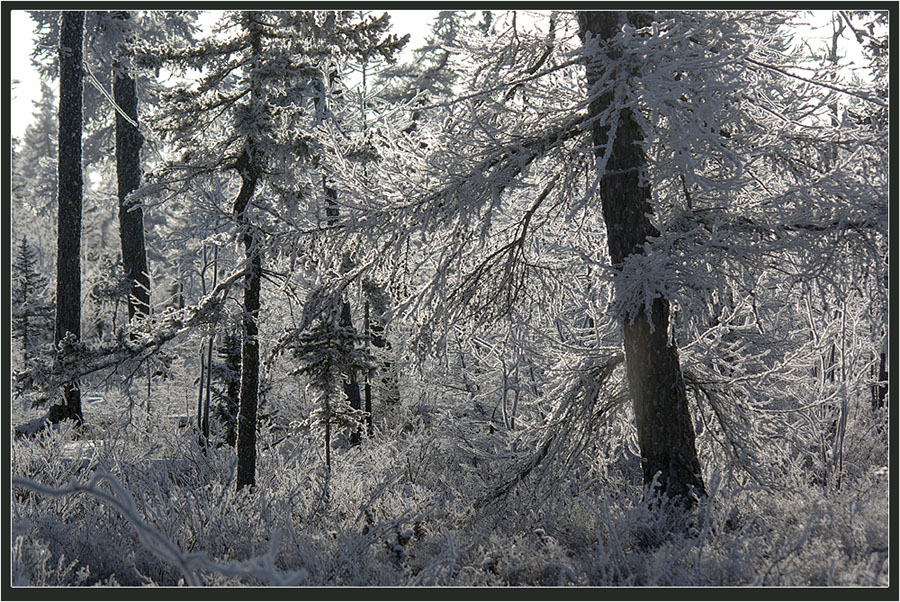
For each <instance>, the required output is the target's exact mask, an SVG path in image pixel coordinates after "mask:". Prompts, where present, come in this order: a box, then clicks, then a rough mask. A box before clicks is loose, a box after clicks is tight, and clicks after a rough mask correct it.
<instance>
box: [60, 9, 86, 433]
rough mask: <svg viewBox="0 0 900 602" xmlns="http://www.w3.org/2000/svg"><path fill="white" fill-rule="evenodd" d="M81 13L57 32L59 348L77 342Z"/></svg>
mask: <svg viewBox="0 0 900 602" xmlns="http://www.w3.org/2000/svg"><path fill="white" fill-rule="evenodd" d="M83 36H84V13H83V12H81V11H63V13H62V19H61V22H60V28H59V138H58V150H59V161H58V172H57V176H58V181H59V185H58V214H57V219H58V221H57V243H56V326H55V333H54V342H55V343H56V344H57V345H58V344H59V342H60V341H61V340H62V339H63V338H65V336H66V335H67V334H73V335H75V338H76V339H80V338H81V198H82V187H83V181H84V180H83V176H82V172H81V128H82V86H83V85H84V73H83V71H82V66H81V63H82V44H83ZM65 407H66V412H65V413H66V415H67V417H69V418H72V419H74V420H76V421H77V422H79V423H81V422H82V421H83V416H82V413H81V391H80V389H79V387H78V383H77V382H70V383H68V384H67V385H66V386H65Z"/></svg>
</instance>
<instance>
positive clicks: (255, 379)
mask: <svg viewBox="0 0 900 602" xmlns="http://www.w3.org/2000/svg"><path fill="white" fill-rule="evenodd" d="M251 157H252V154H251V151H246V150H245V152H244V155H243V157H242V160H241V161H239V162H238V172H239V173H241V180H242V182H241V190H240V192H239V193H238V197H237V199H236V200H235V203H234V216H235V219H236V221H237V222H238V224H240V225H241V227H242V228H243V230H244V232H243V242H244V254H245V256H246V257H247V268H248V273H247V276H246V277H245V279H244V313H243V318H242V328H241V330H242V334H243V337H242V339H243V341H242V343H241V405H240V409H239V411H238V435H237V457H238V464H237V488H238V489H241V488H243V487H245V486H248V485H249V486H251V487H252V486H253V485H255V484H256V420H257V418H256V413H257V409H258V406H259V322H258V320H259V306H260V302H259V299H260V290H261V283H262V258H261V257H260V249H259V246H258V245H257V243H256V236H255V234H254V229H253V225H252V224H251V223H250V220H249V219H248V218H247V215H246V211H247V205H248V203H249V201H250V198H251V197H252V196H253V191H254V189H255V188H256V183H257V178H258V176H257V172H256V169H255V168H254V166H253V160H252V158H251Z"/></svg>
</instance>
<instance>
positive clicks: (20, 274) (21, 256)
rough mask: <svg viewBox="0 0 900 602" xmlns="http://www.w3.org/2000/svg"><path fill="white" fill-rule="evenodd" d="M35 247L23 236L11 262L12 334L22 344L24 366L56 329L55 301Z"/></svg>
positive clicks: (26, 366)
mask: <svg viewBox="0 0 900 602" xmlns="http://www.w3.org/2000/svg"><path fill="white" fill-rule="evenodd" d="M37 265H38V259H37V254H36V252H35V250H34V247H32V246H31V244H29V242H28V238H27V237H26V236H23V237H22V242H21V244H20V245H19V252H18V253H17V255H16V260H15V262H14V263H13V264H12V276H13V286H12V299H11V301H12V336H13V338H14V339H16V340H18V341H19V342H20V344H21V345H22V364H23V368H24V369H25V370H27V369H28V368H29V363H30V359H31V358H32V357H33V356H34V354H35V351H36V349H37V348H38V347H40V345H42V344H43V343H44V342H45V341H49V340H50V337H49V336H48V335H49V333H51V332H52V329H53V325H52V324H53V322H52V318H53V312H54V308H53V304H52V303H50V302H48V301H47V300H46V294H47V285H48V282H49V281H48V279H47V277H46V276H44V275H42V274H41V273H40V272H39V271H38V269H37Z"/></svg>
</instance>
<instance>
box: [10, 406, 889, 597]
mask: <svg viewBox="0 0 900 602" xmlns="http://www.w3.org/2000/svg"><path fill="white" fill-rule="evenodd" d="M410 418H411V419H413V420H414V419H415V417H414V416H411V417H410ZM139 423H140V421H136V424H137V428H132V429H129V430H124V431H120V432H118V435H117V437H115V436H107V437H106V438H105V439H103V442H102V443H98V442H95V443H96V444H95V445H91V446H88V445H85V447H84V448H83V454H82V458H84V459H85V461H82V462H74V461H61V460H60V458H61V457H62V456H64V455H65V454H66V450H69V451H68V453H69V455H70V456H71V455H72V451H71V450H72V446H73V442H74V445H79V444H82V443H85V442H84V441H82V440H79V439H77V437H76V433H75V432H74V430H73V428H72V427H71V426H68V425H64V426H62V427H61V428H59V429H56V430H54V431H50V432H48V433H46V434H44V435H43V436H41V437H40V438H39V439H36V440H27V441H25V440H19V441H15V442H13V443H12V447H11V450H10V451H11V468H12V477H13V487H12V489H11V498H10V503H11V510H10V512H11V518H12V533H11V542H10V543H11V549H12V561H11V571H12V572H11V575H12V583H13V584H14V585H32V586H59V585H96V584H100V585H116V584H118V585H177V584H187V585H190V584H197V585H300V586H303V585H339V586H361V585H368V586H375V585H392V586H406V585H464V586H470V585H474V586H492V585H562V586H573V585H578V586H583V585H614V586H644V585H698V586H702V585H713V586H715V585H730V586H744V585H760V586H808V585H823V586H825V585H855V586H884V585H887V584H888V577H889V570H888V538H889V534H888V525H889V505H888V504H887V503H886V502H885V500H887V499H888V497H889V485H888V478H887V474H886V471H885V470H884V469H882V470H878V469H877V467H876V466H875V465H874V464H871V463H869V464H867V463H866V462H864V461H862V460H863V459H864V458H863V456H865V455H866V454H865V453H864V452H865V450H862V451H857V452H854V453H858V454H859V455H860V457H859V458H856V459H858V460H860V462H859V463H858V464H857V465H855V466H856V468H855V469H854V470H848V471H847V472H846V474H845V476H844V481H843V483H842V485H841V489H840V490H839V491H834V490H828V491H826V490H824V489H823V488H822V486H821V485H818V484H814V483H813V484H810V482H809V481H810V479H809V478H808V475H804V471H803V470H802V469H801V468H800V467H788V469H787V471H788V472H787V473H786V474H785V475H784V478H783V479H782V480H781V481H782V482H781V484H780V485H779V486H777V487H776V486H773V487H771V488H763V487H759V486H747V485H745V486H741V485H740V483H739V477H728V478H726V477H721V476H720V475H719V474H718V473H713V474H711V475H708V476H707V486H708V488H709V490H710V493H711V495H710V497H709V498H708V500H707V501H705V502H701V503H699V504H698V505H697V506H696V507H695V508H694V509H693V510H692V511H691V513H690V514H689V515H687V516H685V515H683V514H682V513H681V512H680V511H679V510H676V509H672V508H665V507H663V508H662V509H660V508H659V507H657V506H654V505H652V504H650V505H648V504H647V503H644V502H641V499H642V491H641V488H640V485H639V484H638V483H639V479H635V478H634V476H635V475H629V474H627V473H628V472H629V471H628V470H623V471H620V472H621V473H622V474H621V475H620V476H615V475H616V474H617V473H616V472H615V471H605V472H604V473H603V474H602V476H598V475H599V474H600V473H598V472H596V471H594V470H592V469H591V467H590V466H589V464H590V462H589V461H588V460H586V459H582V464H585V466H583V467H581V468H580V469H578V470H569V471H564V470H560V471H559V472H558V474H557V475H556V476H555V477H554V478H552V479H548V478H546V476H542V478H541V479H537V478H533V477H534V475H532V477H526V478H524V479H523V481H522V482H521V483H520V484H519V485H518V486H517V487H515V488H513V489H512V490H511V491H510V492H509V493H507V494H506V495H504V496H496V495H493V492H494V491H495V490H496V483H497V482H498V477H502V476H503V475H502V473H503V471H504V470H506V469H505V468H504V466H505V465H504V462H503V461H502V459H498V460H497V461H495V462H487V463H486V462H485V461H484V460H479V459H477V458H475V457H474V456H472V455H471V454H470V453H469V452H468V451H466V446H465V445H463V444H462V443H463V442H462V441H455V440H454V436H453V435H451V434H450V433H451V432H452V431H451V429H450V428H449V426H450V425H449V424H447V423H446V422H444V421H443V420H441V419H438V420H436V421H434V422H433V423H432V424H431V425H429V426H424V427H423V425H422V424H419V425H418V427H420V428H416V429H407V431H408V432H407V433H406V434H405V435H404V436H402V437H396V436H393V435H396V433H394V434H392V436H390V437H388V436H384V434H383V433H382V434H378V433H376V437H375V438H373V439H370V440H364V441H363V443H362V444H361V445H360V446H357V447H355V448H350V447H347V446H343V447H341V446H340V445H338V446H336V447H337V448H338V449H336V450H335V454H334V459H333V461H334V469H333V473H332V474H331V476H330V478H326V474H325V471H324V464H323V459H322V452H321V449H320V448H321V445H320V440H319V439H318V438H316V437H314V436H312V435H311V434H310V432H309V431H303V430H300V429H294V430H291V429H288V431H287V434H288V435H289V436H288V437H285V434H286V433H285V430H284V429H280V430H279V431H278V432H273V431H266V430H264V431H263V432H262V433H261V441H260V455H259V461H258V471H257V475H258V477H257V486H256V488H255V489H254V490H253V491H247V490H244V491H241V492H236V491H235V487H234V473H235V464H236V461H235V456H234V453H233V451H231V450H229V449H227V448H225V447H219V448H216V447H213V446H210V447H209V448H207V449H206V451H205V452H204V451H203V450H202V449H201V447H200V446H199V444H198V441H197V435H196V432H192V431H190V430H189V429H179V427H178V426H177V425H175V424H174V423H173V424H162V425H160V426H150V425H147V424H139ZM410 430H411V432H409V431H410ZM108 435H109V434H108ZM851 459H853V458H851ZM551 460H552V459H551ZM551 460H548V461H551ZM864 464H867V465H866V466H863V465H864ZM550 468H551V469H552V466H551V467H550ZM635 468H636V467H635ZM546 474H547V473H546V472H542V473H541V475H546ZM575 475H580V476H577V477H576V476H575Z"/></svg>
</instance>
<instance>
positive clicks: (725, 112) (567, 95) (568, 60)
mask: <svg viewBox="0 0 900 602" xmlns="http://www.w3.org/2000/svg"><path fill="white" fill-rule="evenodd" d="M545 17H546V19H545V20H539V21H538V23H537V25H536V26H530V27H526V26H524V25H522V24H521V22H519V23H517V22H516V20H515V19H513V18H512V17H511V16H510V15H509V14H507V15H503V16H501V17H499V18H498V19H497V20H495V22H494V23H493V24H492V32H493V33H492V35H490V36H478V35H477V34H473V35H470V36H468V38H466V39H464V40H463V41H462V43H461V44H462V46H463V47H464V48H465V52H466V53H467V54H468V57H467V58H468V63H469V64H470V65H471V66H472V67H471V69H470V71H468V75H467V78H466V79H465V89H466V93H465V94H464V95H462V96H460V97H459V98H457V99H454V100H453V101H451V102H435V103H434V104H432V105H430V106H426V107H417V110H419V111H427V112H432V113H434V114H435V115H437V116H439V117H438V118H437V119H434V120H423V121H421V123H420V125H419V127H418V128H416V129H415V130H404V126H403V124H402V123H398V124H397V127H396V128H395V129H396V130H397V131H405V135H399V136H394V137H392V138H391V139H390V144H386V145H385V147H384V149H383V151H382V155H383V161H382V163H381V165H382V170H381V171H380V172H379V176H378V177H379V181H380V182H381V183H382V185H383V196H382V201H381V202H379V203H377V204H371V205H370V206H368V207H367V211H368V212H369V213H368V216H367V220H368V224H369V225H370V226H371V229H370V233H372V234H374V236H375V237H376V240H377V241H378V243H377V244H376V245H373V246H375V247H376V248H378V249H389V250H392V251H393V256H394V257H396V258H400V257H403V256H404V253H405V252H406V250H407V249H408V248H409V247H410V246H413V248H415V247H416V246H419V249H420V255H419V258H418V259H417V263H416V264H415V267H414V268H413V269H411V270H409V271H410V272H411V273H413V274H415V276H414V280H413V283H412V286H411V289H412V292H411V294H410V295H409V296H408V297H406V298H405V299H404V300H403V302H402V303H401V304H400V308H399V311H398V312H397V315H398V316H399V317H400V318H408V319H409V321H410V322H408V323H417V325H418V326H417V330H418V333H419V335H420V336H419V341H420V342H422V343H423V344H429V341H431V344H433V347H432V348H433V349H437V350H442V351H443V352H444V353H446V350H447V349H448V342H449V341H452V338H451V336H450V335H451V334H452V329H453V328H457V327H460V326H461V325H463V324H464V323H465V322H466V321H468V323H470V324H471V323H474V324H475V325H477V326H478V327H480V328H481V329H482V332H483V331H484V330H486V329H488V328H489V327H490V325H491V324H496V323H497V321H498V320H510V321H512V323H516V322H515V321H516V320H518V321H519V322H518V323H520V324H522V323H529V324H531V325H532V328H533V330H534V331H535V336H536V337H538V336H539V337H540V340H542V341H543V345H544V347H543V349H545V350H546V351H545V355H546V356H547V357H558V358H559V360H560V362H559V364H557V365H555V366H554V365H552V364H550V365H547V364H545V373H547V372H546V371H549V370H550V369H552V370H554V371H555V372H556V373H558V374H560V375H565V376H560V377H559V378H560V379H566V378H568V379H570V380H569V383H568V384H566V382H565V381H564V380H562V382H560V381H556V382H553V381H551V382H549V383H545V385H550V387H549V388H547V389H546V390H548V391H555V392H557V395H558V397H557V400H562V401H561V402H560V401H557V402H556V403H557V404H558V405H557V407H556V409H555V410H554V416H555V418H554V419H553V420H552V421H551V424H553V425H554V426H553V428H552V429H548V430H546V431H544V432H545V433H547V434H548V435H547V438H546V439H545V444H541V445H540V446H539V449H540V450H542V451H541V453H539V454H538V457H539V458H541V457H547V456H548V455H552V454H557V455H559V456H560V457H566V458H571V457H572V453H573V448H574V450H577V449H584V443H582V442H584V441H585V440H590V438H591V437H592V436H594V437H596V436H597V435H596V434H595V435H591V434H590V433H596V432H597V431H596V429H597V428H599V427H597V426H596V425H597V424H598V418H597V417H596V415H600V416H608V415H610V414H611V413H612V412H613V411H618V410H617V408H618V407H619V405H620V404H619V400H621V399H622V398H623V397H624V398H625V399H628V398H631V402H632V404H633V407H634V411H635V416H634V419H635V420H636V423H637V424H638V425H640V426H639V428H638V429H637V440H636V441H635V445H634V449H635V450H636V453H635V456H636V459H637V460H643V464H644V466H645V470H642V473H643V478H644V481H645V483H646V485H648V486H650V485H651V484H652V483H653V482H654V479H656V483H657V486H658V487H659V489H660V490H662V491H665V492H667V493H669V494H670V495H671V496H672V497H678V498H682V499H686V500H687V501H688V503H690V499H689V497H688V496H689V495H690V492H691V490H692V489H693V490H694V491H695V492H696V493H702V490H703V489H702V480H701V475H700V472H701V469H705V468H706V467H708V466H710V463H716V462H718V461H722V462H724V463H725V464H727V465H728V466H736V467H740V468H742V469H746V470H747V471H749V472H750V473H751V474H754V475H755V476H754V478H757V479H759V480H764V479H765V478H766V477H765V475H763V474H762V473H761V472H760V471H759V470H757V468H758V467H759V466H760V465H761V464H762V461H761V458H763V457H764V456H765V454H766V451H765V450H766V446H767V445H768V444H769V441H771V437H772V436H773V434H774V433H777V432H791V430H792V427H790V426H789V424H791V420H792V418H788V417H789V416H791V414H789V413H781V412H784V411H785V410H786V409H787V408H786V407H785V403H786V401H785V397H784V395H783V392H784V390H785V387H789V388H790V390H792V391H794V392H795V393H796V394H797V395H798V396H801V397H803V398H806V397H805V396H806V395H809V394H810V391H809V389H807V387H809V386H810V381H809V380H808V375H809V372H807V373H806V376H801V375H800V373H799V372H794V370H793V365H792V364H791V363H790V360H789V358H791V357H797V354H800V355H805V354H807V353H809V350H810V348H811V347H813V346H815V345H816V344H817V343H815V342H814V341H810V340H809V338H808V336H809V332H808V331H806V330H805V329H803V328H801V327H799V326H798V324H799V321H798V318H799V316H801V315H802V314H800V313H799V310H800V308H801V306H800V305H799V304H798V302H799V303H802V300H801V299H799V298H798V296H797V293H798V292H799V290H801V289H799V288H798V283H809V284H810V285H813V284H816V283H817V282H824V280H825V279H830V280H832V281H838V280H840V279H845V278H848V277H849V276H851V275H852V274H853V273H854V271H855V269H856V268H855V267H854V265H859V263H860V262H861V261H862V262H864V263H865V262H874V263H876V264H879V263H881V262H882V261H883V259H881V258H879V257H878V255H877V253H873V251H874V250H875V249H877V248H878V245H874V246H873V245H872V244H871V243H872V242H874V241H875V240H880V239H881V237H883V236H884V235H885V234H886V231H885V227H886V220H885V218H884V215H885V213H884V210H885V209H886V205H885V199H886V195H885V191H886V189H885V188H884V183H885V181H884V180H883V175H884V173H886V172H885V171H884V170H883V169H876V168H874V167H873V168H872V169H871V170H869V168H868V167H866V168H865V169H857V167H859V166H861V165H863V164H865V165H867V166H868V165H871V164H872V158H873V157H872V147H871V145H872V143H874V142H876V141H877V140H879V139H881V136H882V135H883V133H877V134H876V133H874V132H866V131H864V130H863V129H861V128H855V127H849V126H848V125H847V124H844V126H843V127H839V126H838V125H836V124H834V123H833V122H832V120H831V119H830V118H828V115H827V114H828V112H829V107H828V104H827V103H825V104H819V103H817V102H816V101H815V100H812V101H811V100H810V99H811V98H816V97H817V95H818V94H821V93H822V91H823V90H834V91H835V92H836V93H839V94H841V95H842V96H843V97H852V98H855V99H858V100H859V101H861V102H863V103H865V104H866V105H870V106H880V104H879V103H881V104H883V102H882V101H881V100H879V99H878V98H877V96H876V95H875V94H873V93H872V91H871V90H867V89H854V88H850V87H844V86H841V85H839V84H835V83H834V82H833V81H832V80H831V79H830V78H828V77H826V76H825V75H824V74H820V73H814V74H813V75H812V76H808V74H807V75H802V74H800V73H797V72H796V71H795V70H793V69H792V68H791V64H792V63H791V61H792V60H793V58H792V52H791V50H790V47H789V44H788V41H787V38H786V36H785V32H786V29H785V26H786V24H787V22H788V19H789V18H790V15H787V14H781V13H770V12H769V13H733V14H732V13H697V12H658V13H649V12H647V13H625V12H622V13H617V14H605V13H604V14H599V13H596V14H595V13H592V14H588V15H585V16H583V17H582V18H581V21H582V22H584V23H585V26H584V27H582V26H580V23H579V18H578V16H577V15H576V14H573V13H562V12H560V13H555V14H551V15H545ZM588 22H592V23H593V24H594V25H595V26H596V27H593V26H592V27H591V28H590V30H589V29H588V28H587V27H586V25H587V24H589V23H588ZM601 22H602V23H601ZM598 29H602V31H596V30H598ZM764 90H765V92H764ZM404 117H405V119H407V120H408V119H409V116H408V115H405V116H404ZM407 123H408V121H407ZM809 124H815V127H810V125H809ZM835 147H837V148H838V149H839V153H838V156H839V157H840V161H838V162H832V163H831V164H829V163H827V162H826V157H828V156H834V150H835ZM859 160H864V162H863V163H862V164H861V163H859V162H858V161H859ZM829 165H830V167H829ZM396 173H404V174H406V176H405V177H404V178H398V177H396V175H395V174H396ZM363 197H364V193H362V187H361V188H360V190H359V192H358V198H360V199H362V198H363ZM360 202H362V201H360ZM401 232H406V233H407V234H398V233H401ZM409 243H412V244H409ZM423 243H424V244H423ZM370 244H371V243H370ZM851 249H852V251H851ZM836 257H841V258H846V261H835V258H836ZM648 317H649V320H648ZM787 324H791V326H788V329H789V332H790V334H789V335H786V336H784V335H781V334H779V333H783V332H785V331H784V330H783V328H784V326H785V325H787ZM623 333H624V336H623ZM522 343H525V341H522ZM528 344H530V345H534V343H533V342H529V343H528ZM676 344H677V349H678V350H679V351H678V353H677V354H676V352H675V349H676ZM643 345H645V346H644V347H642V346H643ZM621 347H624V351H625V354H624V355H625V362H624V363H625V370H624V372H625V381H624V382H623V385H624V387H625V388H626V390H625V391H624V392H623V391H622V390H621V389H619V392H616V379H617V378H618V376H617V375H622V371H621V370H620V369H619V368H618V366H620V365H621V360H619V359H617V358H619V357H620V355H619V349H620V348H621ZM641 349H643V351H642V350H641ZM651 350H652V351H651ZM629 355H630V356H631V360H629V359H628V356H629ZM629 364H630V366H629ZM773 365H774V366H778V369H775V370H773V369H772V366H773ZM572 366H576V367H577V368H574V369H573V368H572ZM566 367H567V368H566ZM501 368H502V366H501ZM640 370H645V371H646V372H645V373H641V374H639V373H640ZM500 373H501V374H507V376H508V374H509V371H508V370H506V371H502V370H501V372H500ZM629 373H630V374H631V376H630V377H629V376H627V375H628V374H629ZM679 373H680V375H681V376H680V377H679ZM776 375H777V378H776ZM601 377H602V378H601ZM597 379H600V380H597ZM507 381H508V379H507ZM751 382H752V383H754V386H753V389H752V390H753V391H754V393H751V389H749V388H748V386H749V385H748V384H747V383H751ZM625 383H627V384H625ZM653 383H656V384H658V385H659V387H660V390H659V391H657V392H653V391H651V390H649V389H646V387H648V386H651V385H653ZM776 383H777V384H776ZM507 384H508V382H507ZM607 386H611V387H612V391H611V394H610V396H609V397H608V398H607V400H606V401H607V402H608V403H607V404H606V405H602V406H601V403H602V402H604V399H603V397H602V396H601V397H598V393H599V392H601V391H603V390H604V388H605V387H607ZM620 386H621V385H620ZM504 390H506V389H504ZM660 392H665V394H666V396H669V397H664V396H662V395H661V394H658V393H660ZM620 393H622V394H620ZM548 394H549V393H548ZM662 399H669V401H667V402H665V403H662V404H661V405H658V406H657V405H655V404H656V403H657V402H661V400H662ZM536 401H537V402H538V403H539V404H540V397H538V399H537V400H536ZM810 401H812V399H810ZM592 404H596V405H593V406H592ZM800 405H801V406H803V403H802V402H801V403H800ZM589 407H602V409H597V410H595V412H596V414H592V413H591V411H589V410H588V409H585V408H589ZM698 418H699V419H700V420H701V421H705V422H703V424H706V425H707V426H706V427H705V428H704V433H703V436H702V437H700V436H696V440H695V441H696V445H697V446H698V448H702V450H703V451H705V452H706V453H707V454H708V455H707V456H706V457H702V456H701V457H700V458H698V455H700V454H695V452H694V449H693V448H694V443H692V440H694V439H695V434H694V433H693V432H692V431H693V429H694V423H696V422H697V419H698ZM601 421H602V419H601ZM563 424H565V425H568V428H569V429H574V430H575V432H576V433H578V434H577V435H576V434H574V433H573V431H571V430H569V431H567V430H566V428H564V427H562V426H561V425H563ZM590 425H594V426H590ZM645 427H648V430H645ZM654 431H655V433H654ZM651 433H654V434H651ZM628 436H629V437H631V436H633V435H628ZM794 444H798V445H799V444H800V442H799V440H797V441H794V442H792V445H794ZM554 450H555V451H554ZM563 450H566V451H565V452H563ZM534 465H535V464H534V462H533V461H529V462H526V464H525V468H523V470H522V471H521V472H520V473H519V474H522V475H524V474H528V473H529V472H531V468H532V467H533V466H534Z"/></svg>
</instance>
